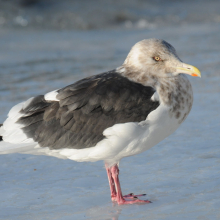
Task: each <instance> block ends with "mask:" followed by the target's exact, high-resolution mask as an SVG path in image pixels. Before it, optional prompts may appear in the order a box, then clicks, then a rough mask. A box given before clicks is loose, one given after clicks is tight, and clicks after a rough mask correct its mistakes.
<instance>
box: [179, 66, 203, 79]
mask: <svg viewBox="0 0 220 220" xmlns="http://www.w3.org/2000/svg"><path fill="white" fill-rule="evenodd" d="M177 71H178V72H179V73H186V74H189V75H191V76H198V77H201V72H200V71H199V69H198V68H197V67H195V66H192V65H189V64H186V63H183V64H182V66H178V67H177Z"/></svg>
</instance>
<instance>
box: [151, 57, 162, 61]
mask: <svg viewBox="0 0 220 220" xmlns="http://www.w3.org/2000/svg"><path fill="white" fill-rule="evenodd" d="M153 59H154V60H155V61H160V60H161V58H160V57H153Z"/></svg>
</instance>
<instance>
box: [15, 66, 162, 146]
mask: <svg viewBox="0 0 220 220" xmlns="http://www.w3.org/2000/svg"><path fill="white" fill-rule="evenodd" d="M154 92H155V90H154V89H153V88H152V87H146V86H143V85H141V84H138V83H135V82H132V81H129V80H128V79H127V78H125V77H123V76H121V75H120V74H118V73H117V72H116V71H115V70H113V71H110V72H107V73H103V74H99V75H96V76H92V77H88V78H85V79H83V80H80V81H78V82H76V83H74V84H72V85H69V86H67V87H65V88H63V89H60V90H59V91H58V95H57V99H59V100H60V101H59V102H55V101H54V102H51V103H48V102H46V101H45V99H43V97H42V96H38V97H36V98H35V99H34V100H33V101H32V102H31V103H30V105H28V106H27V107H26V109H25V113H26V114H31V115H29V116H26V117H23V118H20V119H19V121H18V123H22V124H24V125H25V127H24V128H23V131H24V132H25V133H26V134H27V135H28V137H31V138H33V139H34V140H35V141H36V142H38V143H39V144H40V146H42V147H50V148H51V149H60V148H75V149H81V148H87V147H92V146H94V145H96V144H97V143H98V142H99V141H101V140H102V139H103V138H104V136H103V131H104V130H105V129H106V128H108V127H111V126H113V125H114V124H118V123H126V122H140V121H143V120H145V119H146V117H147V115H148V114H149V113H150V112H151V111H153V110H155V109H156V108H157V107H158V106H159V102H154V101H152V100H151V97H152V95H153V94H154ZM31 105H33V106H31Z"/></svg>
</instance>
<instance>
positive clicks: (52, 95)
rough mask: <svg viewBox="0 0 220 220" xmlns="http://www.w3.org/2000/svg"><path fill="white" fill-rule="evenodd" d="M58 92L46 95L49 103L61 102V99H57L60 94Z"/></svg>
mask: <svg viewBox="0 0 220 220" xmlns="http://www.w3.org/2000/svg"><path fill="white" fill-rule="evenodd" d="M57 90H58V89H57ZM57 90H54V91H52V92H48V93H47V94H46V95H44V98H45V100H47V101H59V99H57V98H56V96H57V94H58V92H57Z"/></svg>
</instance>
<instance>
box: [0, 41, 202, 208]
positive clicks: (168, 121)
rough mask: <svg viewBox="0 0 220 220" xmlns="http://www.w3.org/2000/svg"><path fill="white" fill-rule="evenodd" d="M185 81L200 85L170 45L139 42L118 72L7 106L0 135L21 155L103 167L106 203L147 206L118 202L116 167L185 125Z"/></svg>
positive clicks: (188, 94)
mask: <svg viewBox="0 0 220 220" xmlns="http://www.w3.org/2000/svg"><path fill="white" fill-rule="evenodd" d="M186 75H191V76H197V77H201V73H200V71H199V69H197V68H196V67H194V66H192V65H189V64H185V63H183V62H182V61H181V60H180V58H179V57H178V55H177V53H176V50H175V49H174V47H173V46H172V45H170V44H169V43H167V42H166V41H164V40H160V39H145V40H142V41H140V42H138V43H136V44H135V45H134V46H133V47H132V49H131V51H130V52H129V54H128V56H127V58H126V59H125V61H124V63H123V64H122V65H121V66H120V67H118V68H116V69H114V70H111V71H108V72H104V73H101V74H97V75H94V76H90V77H87V78H84V79H81V80H79V81H77V82H75V83H73V84H71V85H68V86H66V87H64V88H62V89H57V90H55V91H52V92H49V93H47V94H45V95H38V96H36V97H32V98H30V99H28V100H27V101H24V102H22V103H19V104H17V105H15V106H14V107H13V108H12V109H11V110H10V112H9V113H8V118H7V119H6V120H5V122H4V123H3V125H2V127H1V128H0V135H1V136H2V138H3V140H4V141H5V142H9V143H14V144H16V145H19V144H25V146H26V148H25V149H26V151H25V150H23V151H22V150H20V152H22V153H25V152H26V153H33V154H34V152H35V153H36V152H38V153H40V154H46V155H50V156H57V157H61V158H65V159H70V160H74V161H78V162H84V161H90V162H94V161H99V160H104V163H105V168H106V171H107V176H108V181H109V185H110V192H111V199H112V201H115V202H117V203H118V204H119V205H122V204H135V203H150V201H148V200H141V199H140V198H139V197H141V196H144V195H145V194H140V195H134V194H133V193H130V194H128V195H124V196H123V194H122V190H121V186H120V182H119V162H120V160H121V159H122V158H124V157H129V156H133V155H136V154H140V153H142V152H144V151H146V150H148V149H150V148H151V147H153V146H155V145H156V144H157V143H159V142H160V141H162V140H163V139H164V138H166V137H167V136H169V135H170V134H172V133H173V132H174V131H175V130H176V129H177V128H178V127H179V126H180V124H181V123H182V122H183V121H184V120H185V119H186V117H187V115H188V114H189V112H190V110H191V107H192V104H193V92H192V87H191V84H190V82H189V80H188V78H187V76H186ZM16 145H15V146H16ZM19 146H20V145H19ZM27 146H30V147H29V148H27ZM15 148H16V147H15ZM19 149H20V148H19ZM27 149H28V150H27ZM4 150H6V153H10V150H11V148H10V149H8V151H7V149H4ZM12 152H15V151H12Z"/></svg>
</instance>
